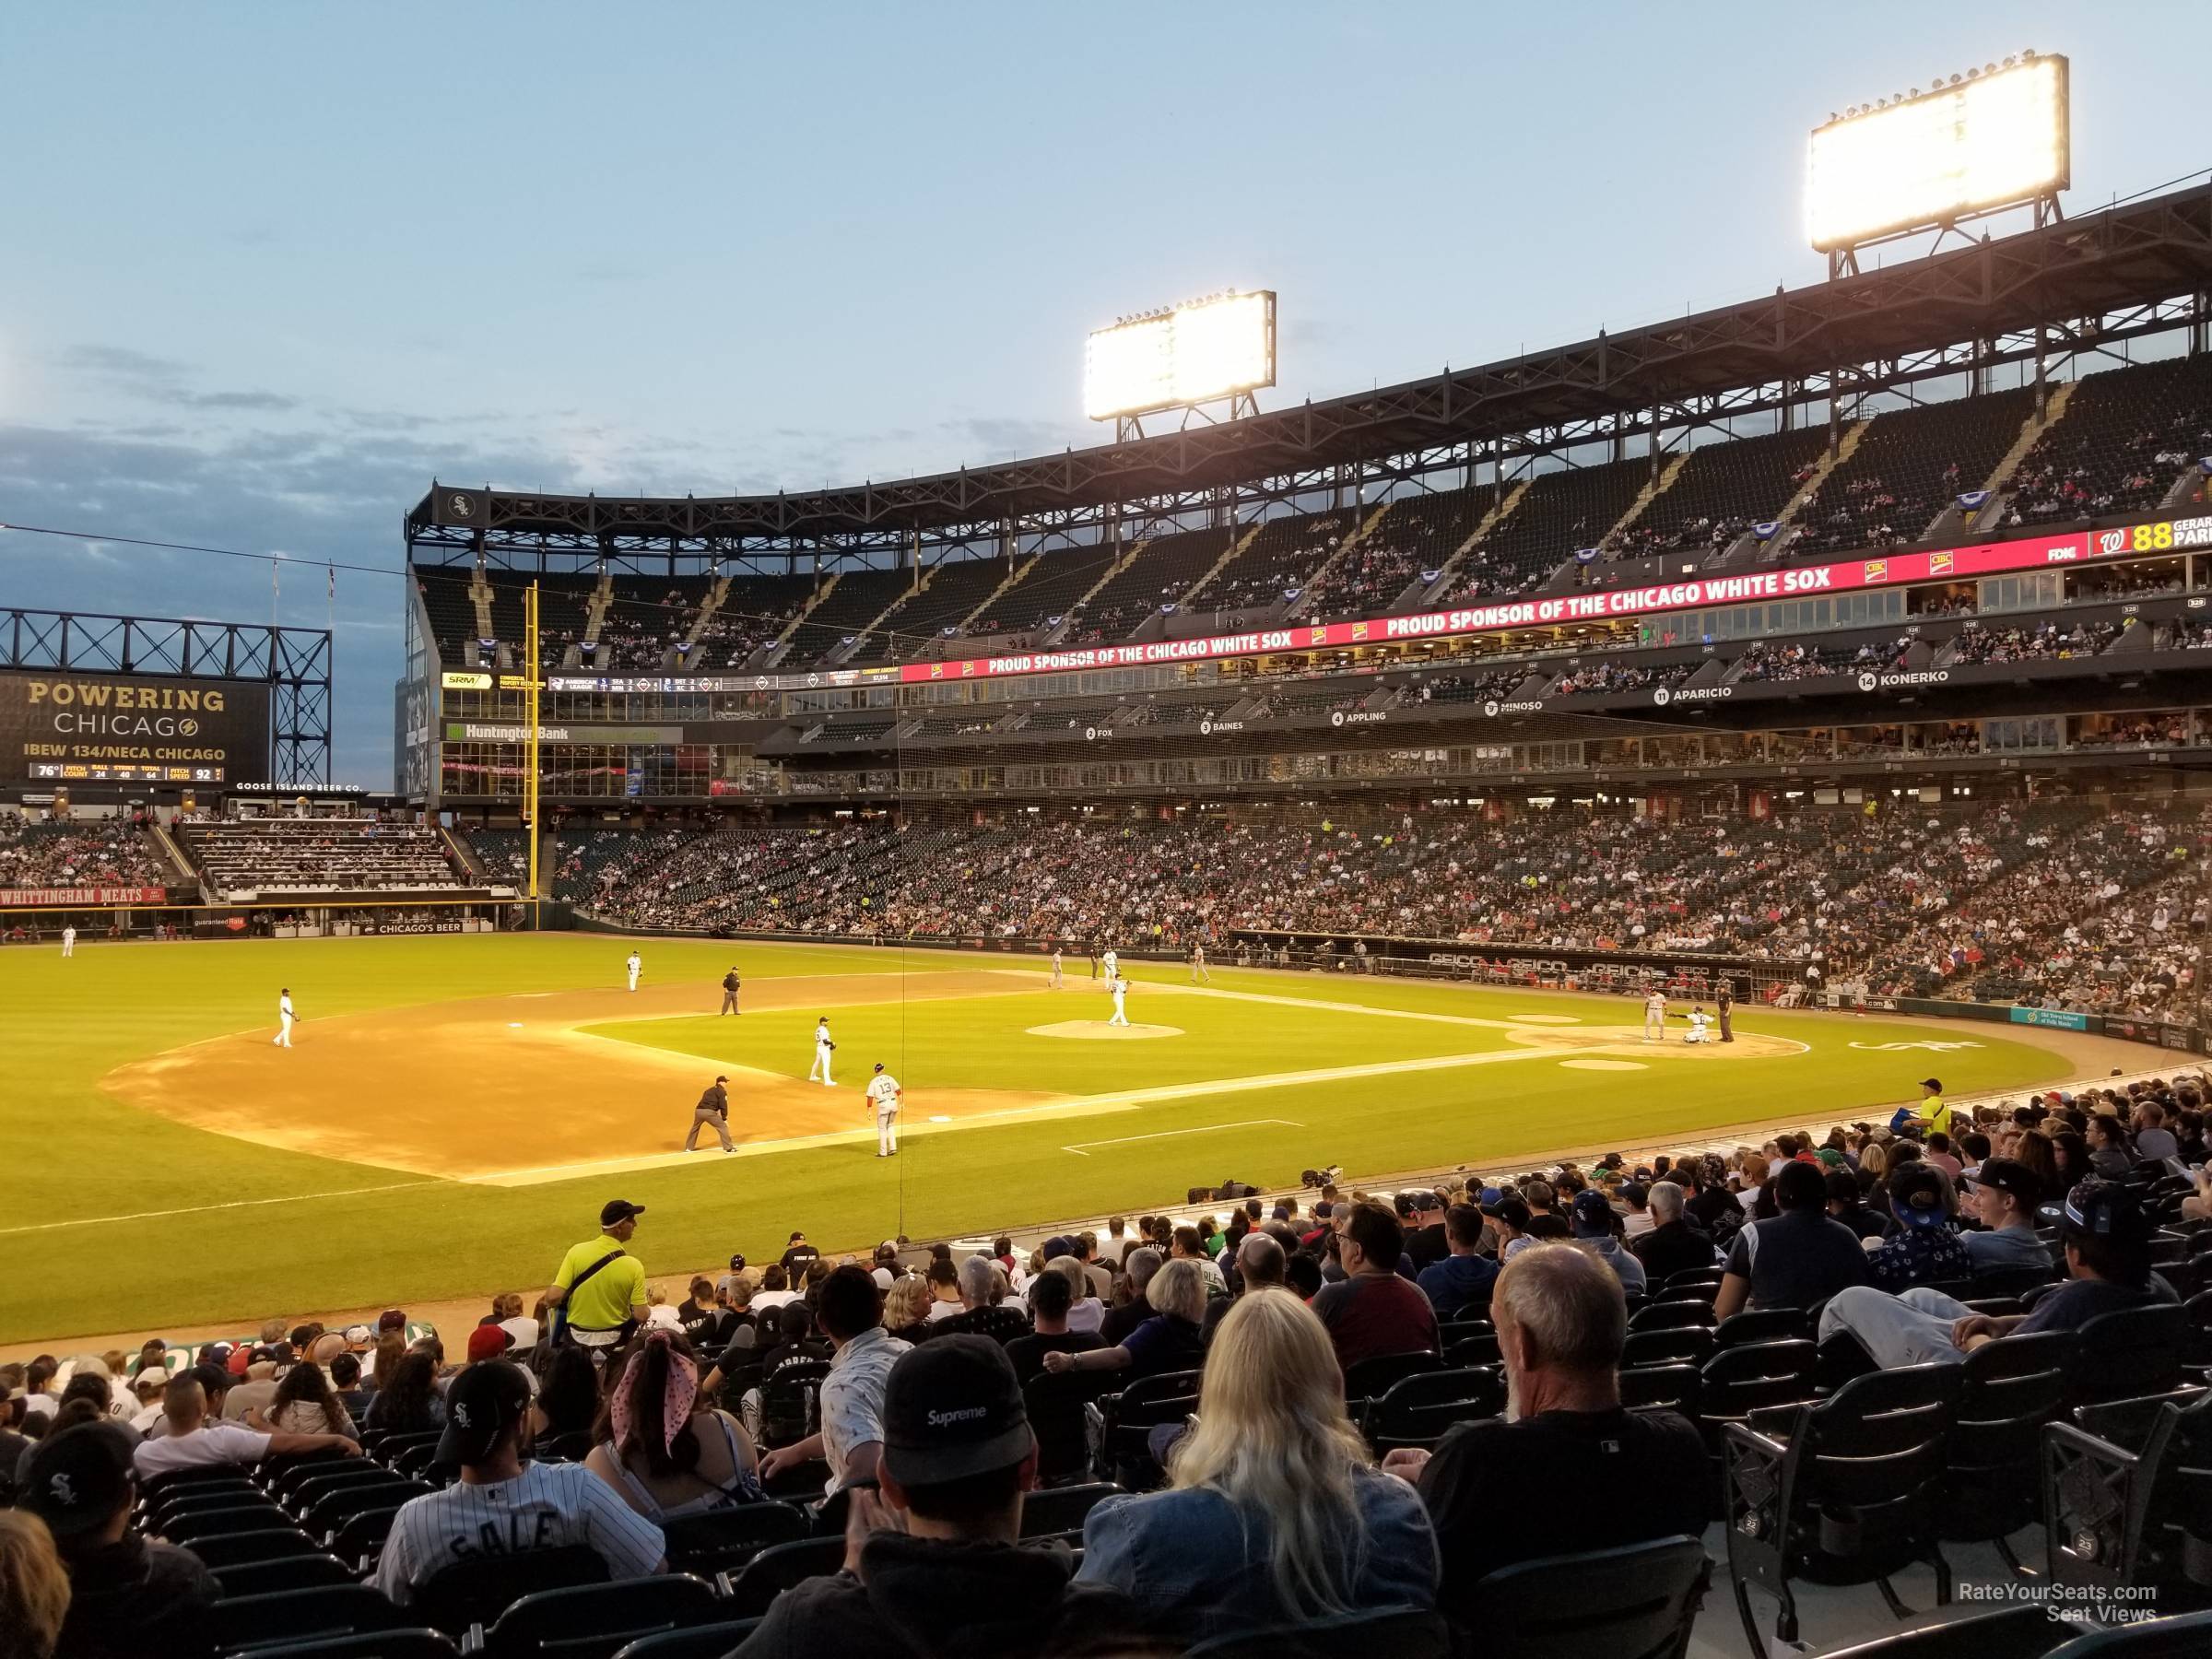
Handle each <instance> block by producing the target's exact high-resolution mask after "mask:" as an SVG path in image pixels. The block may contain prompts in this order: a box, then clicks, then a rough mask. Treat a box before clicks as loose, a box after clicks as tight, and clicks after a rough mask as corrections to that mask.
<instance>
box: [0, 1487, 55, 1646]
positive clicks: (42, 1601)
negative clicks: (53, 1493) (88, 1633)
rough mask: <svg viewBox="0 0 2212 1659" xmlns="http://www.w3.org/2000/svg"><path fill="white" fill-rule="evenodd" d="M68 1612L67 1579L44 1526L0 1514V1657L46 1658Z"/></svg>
mask: <svg viewBox="0 0 2212 1659" xmlns="http://www.w3.org/2000/svg"><path fill="white" fill-rule="evenodd" d="M68 1611H69V1575H68V1573H67V1572H66V1571H64V1570H63V1567H62V1559H61V1557H60V1556H58V1555H56V1554H55V1553H54V1548H53V1535H52V1534H50V1533H49V1532H48V1531H47V1530H46V1524H45V1523H44V1522H43V1521H41V1520H40V1519H39V1518H38V1517H37V1516H36V1515H34V1514H32V1513H30V1512H29V1511H28V1510H0V1659H49V1655H51V1654H52V1653H53V1650H54V1644H55V1643H57V1642H58V1641H61V1638H62V1620H63V1618H65V1616H66V1615H67V1613H68Z"/></svg>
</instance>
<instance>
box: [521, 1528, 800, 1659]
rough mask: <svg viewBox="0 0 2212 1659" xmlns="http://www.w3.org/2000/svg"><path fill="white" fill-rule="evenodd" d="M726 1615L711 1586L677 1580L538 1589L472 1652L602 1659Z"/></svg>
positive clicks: (524, 1658) (684, 1577)
mask: <svg viewBox="0 0 2212 1659" xmlns="http://www.w3.org/2000/svg"><path fill="white" fill-rule="evenodd" d="M785 1547H789V1546H785ZM729 1613H730V1608H729V1606H728V1604H727V1603H725V1602H723V1601H721V1600H719V1599H718V1598H717V1597H716V1596H715V1594H714V1590H713V1587H712V1585H710V1584H708V1583H706V1582H705V1581H704V1580H702V1579H696V1578H692V1577H689V1576H688V1575H687V1574H683V1573H675V1574H668V1575H664V1576H662V1577H659V1578H641V1579H618V1580H616V1581H614V1582H613V1583H600V1584H580V1585H577V1586H574V1587H573V1588H570V1589H564V1590H541V1591H539V1592H537V1593H536V1594H533V1595H525V1596H524V1597H523V1598H522V1599H521V1600H520V1601H517V1602H515V1603H514V1604H513V1605H512V1606H510V1607H509V1608H508V1609H507V1610H506V1611H505V1612H504V1613H501V1614H500V1617H499V1618H498V1620H497V1621H496V1622H495V1623H494V1624H493V1625H492V1626H491V1627H490V1629H488V1630H486V1631H485V1632H484V1645H483V1646H482V1648H480V1649H479V1650H478V1651H479V1652H480V1653H484V1654H486V1655H488V1659H535V1656H536V1655H539V1654H554V1653H559V1654H562V1655H564V1656H566V1659H606V1655H611V1654H612V1653H615V1652H617V1651H618V1649H620V1648H622V1647H624V1646H627V1645H628V1644H629V1643H630V1642H632V1641H637V1640H639V1639H640V1638H641V1637H645V1636H653V1635H658V1634H659V1633H661V1632H662V1631H664V1630H684V1629H687V1628H688V1627H691V1626H694V1625H705V1624H714V1623H719V1622H723V1621H724V1620H726V1619H727V1618H728V1617H729Z"/></svg>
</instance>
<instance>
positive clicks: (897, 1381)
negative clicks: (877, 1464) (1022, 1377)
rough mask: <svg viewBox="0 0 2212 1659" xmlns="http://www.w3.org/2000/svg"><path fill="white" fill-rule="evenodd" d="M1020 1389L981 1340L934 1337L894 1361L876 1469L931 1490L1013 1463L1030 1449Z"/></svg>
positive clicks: (1002, 1357) (998, 1354)
mask: <svg viewBox="0 0 2212 1659" xmlns="http://www.w3.org/2000/svg"><path fill="white" fill-rule="evenodd" d="M1036 1444H1037V1442H1036V1439H1035V1437H1034V1436H1032V1435H1031V1434H1030V1418H1029V1414H1028V1413H1027V1412H1026V1411H1025V1410H1023V1408H1022V1404H1021V1384H1020V1382H1018V1381H1017V1380H1016V1379H1015V1376H1014V1367H1013V1366H1012V1365H1011V1364H1010V1363H1008V1361H1007V1359H1006V1353H1005V1351H1004V1350H1003V1349H1001V1348H1000V1347H999V1346H998V1344H997V1343H995V1342H994V1341H992V1340H991V1339H990V1338H989V1337H987V1336H940V1337H938V1338H937V1339H936V1340H935V1342H925V1343H924V1344H923V1345H922V1346H921V1347H917V1348H914V1349H912V1350H911V1351H910V1352H908V1353H905V1354H902V1355H900V1358H899V1361H898V1363H897V1364H895V1365H894V1366H892V1367H891V1375H890V1380H889V1381H888V1382H887V1383H886V1384H885V1385H884V1391H883V1465H884V1467H885V1468H886V1469H888V1471H889V1472H890V1474H891V1476H892V1477H893V1478H894V1479H896V1480H897V1481H898V1482H899V1483H900V1485H901V1486H939V1485H942V1484H944V1483H945V1482H947V1481H950V1480H961V1479H965V1478H966V1477H969V1476H971V1475H985V1474H989V1473H990V1472H991V1471H993V1470H994V1469H1004V1468H1008V1467H1011V1466H1012V1465H1016V1464H1018V1463H1020V1462H1021V1461H1022V1460H1023V1459H1024V1458H1026V1457H1028V1456H1029V1455H1030V1453H1031V1452H1032V1451H1033V1450H1034V1449H1035V1447H1036Z"/></svg>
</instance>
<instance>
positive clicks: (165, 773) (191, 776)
mask: <svg viewBox="0 0 2212 1659" xmlns="http://www.w3.org/2000/svg"><path fill="white" fill-rule="evenodd" d="M268 777H269V688H268V685H267V684H266V683H265V682H264V681H260V680H231V679H207V678H198V677H194V678H183V677H155V676H150V675H132V674H106V673H100V672H97V671H94V672H87V671H75V670H60V669H56V670H52V671H41V670H37V669H25V670H8V671H6V672H0V782H37V783H63V784H66V783H176V784H192V783H262V782H267V781H268Z"/></svg>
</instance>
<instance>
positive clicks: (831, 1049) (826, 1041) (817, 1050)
mask: <svg viewBox="0 0 2212 1659" xmlns="http://www.w3.org/2000/svg"><path fill="white" fill-rule="evenodd" d="M836 1052H837V1044H836V1043H834V1042H832V1041H830V1016H829V1015H827V1014H825V1015H823V1016H822V1017H821V1018H819V1019H818V1020H816V1021H815V1022H814V1064H813V1065H810V1066H808V1067H807V1068H806V1081H807V1082H809V1083H811V1082H813V1081H814V1080H815V1077H817V1076H819V1077H821V1080H822V1087H823V1088H836V1087H837V1085H836V1084H835V1083H833V1082H831V1081H830V1055H831V1054H833V1053H836Z"/></svg>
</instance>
